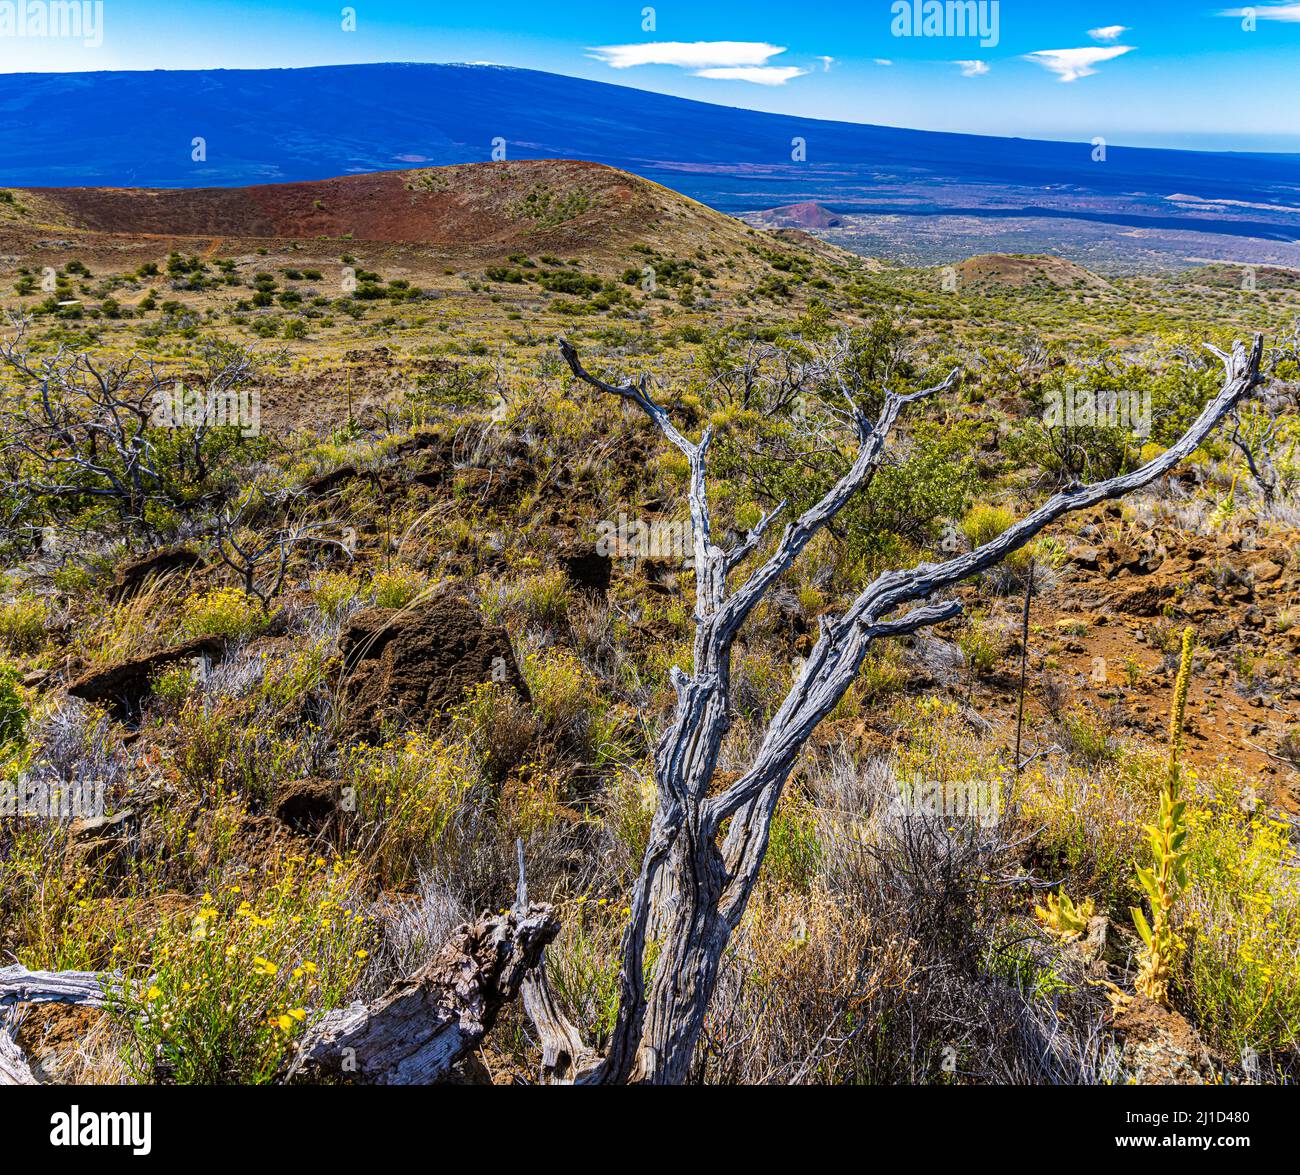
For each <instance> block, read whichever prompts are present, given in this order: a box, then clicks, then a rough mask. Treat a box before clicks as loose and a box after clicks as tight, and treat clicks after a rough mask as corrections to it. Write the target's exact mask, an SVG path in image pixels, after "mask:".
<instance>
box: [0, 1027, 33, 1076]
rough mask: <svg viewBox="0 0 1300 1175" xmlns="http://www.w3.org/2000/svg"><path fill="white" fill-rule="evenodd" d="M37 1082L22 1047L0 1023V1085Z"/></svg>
mask: <svg viewBox="0 0 1300 1175" xmlns="http://www.w3.org/2000/svg"><path fill="white" fill-rule="evenodd" d="M39 1084H40V1082H39V1081H37V1080H36V1078H35V1077H34V1076H33V1075H32V1071H31V1068H30V1066H29V1065H28V1064H27V1058H26V1057H24V1056H23V1051H22V1049H20V1048H19V1047H18V1044H17V1042H16V1041H15V1040H14V1038H13V1037H12V1036H10V1035H9V1033H8V1031H7V1030H6V1029H5V1027H4V1025H3V1024H0V1085H39Z"/></svg>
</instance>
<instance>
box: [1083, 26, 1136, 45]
mask: <svg viewBox="0 0 1300 1175" xmlns="http://www.w3.org/2000/svg"><path fill="white" fill-rule="evenodd" d="M1127 32H1128V26H1127V25H1122V24H1107V25H1102V27H1101V28H1099V29H1089V30H1088V36H1090V37H1091V38H1092V39H1093V40H1094V41H1118V40H1119V39H1120V37H1122V36H1123V35H1124V34H1125V33H1127Z"/></svg>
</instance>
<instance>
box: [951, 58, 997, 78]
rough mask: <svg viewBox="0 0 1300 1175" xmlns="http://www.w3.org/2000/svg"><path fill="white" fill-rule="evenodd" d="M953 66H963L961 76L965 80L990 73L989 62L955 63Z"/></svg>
mask: <svg viewBox="0 0 1300 1175" xmlns="http://www.w3.org/2000/svg"><path fill="white" fill-rule="evenodd" d="M953 65H959V66H961V76H962V77H964V78H977V77H979V76H980V74H984V73H988V71H989V63H988V62H987V61H954V62H953Z"/></svg>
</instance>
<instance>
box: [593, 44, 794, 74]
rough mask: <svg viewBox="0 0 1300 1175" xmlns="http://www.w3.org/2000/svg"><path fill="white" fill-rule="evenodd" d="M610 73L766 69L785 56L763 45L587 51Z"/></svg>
mask: <svg viewBox="0 0 1300 1175" xmlns="http://www.w3.org/2000/svg"><path fill="white" fill-rule="evenodd" d="M589 52H590V53H591V55H592V56H593V57H595V58H596V59H597V60H599V61H603V62H604V63H605V64H606V65H608V66H609V67H610V68H611V69H631V68H632V67H633V66H637V65H675V66H677V67H678V68H680V69H712V68H717V67H739V66H750V65H758V66H762V65H766V64H767V61H768V58H769V57H775V56H776V55H777V54H778V53H784V52H785V46H783V45H769V44H767V43H766V42H765V41H651V42H647V43H643V44H639V45H602V46H599V47H597V48H594V49H591V50H589Z"/></svg>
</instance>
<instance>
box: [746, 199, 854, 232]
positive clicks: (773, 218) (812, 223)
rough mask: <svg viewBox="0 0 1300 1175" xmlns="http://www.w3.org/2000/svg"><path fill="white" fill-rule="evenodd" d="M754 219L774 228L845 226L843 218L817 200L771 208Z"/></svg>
mask: <svg viewBox="0 0 1300 1175" xmlns="http://www.w3.org/2000/svg"><path fill="white" fill-rule="evenodd" d="M753 219H754V220H755V221H756V222H758V223H760V224H764V225H769V226H771V227H773V228H803V229H812V228H839V227H840V226H842V225H843V224H844V218H843V217H841V216H837V215H836V214H835V213H834V212H832V211H831V210H830V209H829V208H826V207H824V206H823V205H821V204H818V203H817V202H816V201H815V200H804V201H802V202H801V203H799V204H786V205H784V206H783V207H781V208H769V209H767V210H766V211H764V212H760V213H758V214H757V215H755V216H754V218H753Z"/></svg>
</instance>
